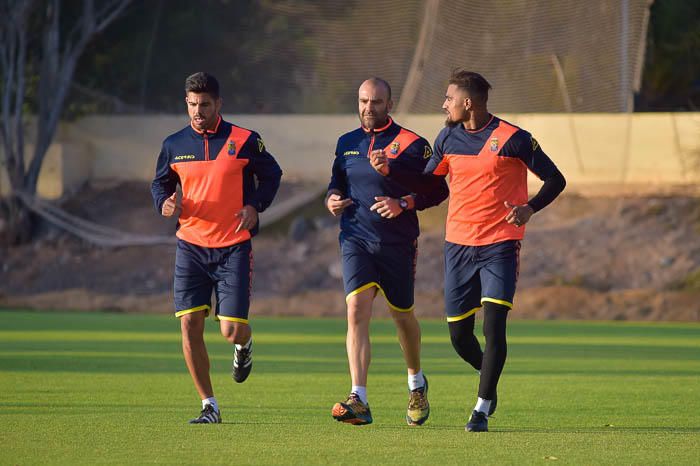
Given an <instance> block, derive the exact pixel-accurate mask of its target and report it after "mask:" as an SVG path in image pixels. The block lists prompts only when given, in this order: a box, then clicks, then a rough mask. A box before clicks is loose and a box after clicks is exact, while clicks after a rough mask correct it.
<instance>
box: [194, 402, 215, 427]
mask: <svg viewBox="0 0 700 466" xmlns="http://www.w3.org/2000/svg"><path fill="white" fill-rule="evenodd" d="M190 424H221V413H220V412H219V411H215V410H214V407H213V406H212V405H209V404H208V405H205V406H204V409H203V410H202V412H201V413H199V417H196V418H194V419H190Z"/></svg>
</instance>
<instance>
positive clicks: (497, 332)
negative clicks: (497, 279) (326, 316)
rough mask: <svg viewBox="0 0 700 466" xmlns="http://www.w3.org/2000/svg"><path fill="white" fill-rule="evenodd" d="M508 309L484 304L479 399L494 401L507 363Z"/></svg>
mask: <svg viewBox="0 0 700 466" xmlns="http://www.w3.org/2000/svg"><path fill="white" fill-rule="evenodd" d="M508 310H509V309H508V307H506V306H503V305H501V304H496V303H491V302H485V303H484V336H485V337H486V347H485V348H484V360H483V366H482V368H481V378H480V380H479V397H480V398H483V399H485V400H493V396H494V394H495V393H496V386H497V385H498V379H499V377H500V376H501V371H503V366H504V365H505V363H506V355H507V354H508V344H507V342H506V319H507V318H508Z"/></svg>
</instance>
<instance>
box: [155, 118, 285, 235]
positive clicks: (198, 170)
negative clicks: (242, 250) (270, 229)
mask: <svg viewBox="0 0 700 466" xmlns="http://www.w3.org/2000/svg"><path fill="white" fill-rule="evenodd" d="M281 177H282V170H281V169H280V167H279V165H278V164H277V161H275V159H274V157H273V156H272V155H271V154H270V153H269V152H267V150H266V149H265V145H264V143H263V141H262V139H261V137H260V135H259V134H258V133H256V132H254V131H250V130H247V129H244V128H241V127H239V126H235V125H233V124H231V123H228V122H226V121H223V120H222V119H221V117H219V120H218V121H217V124H216V128H215V129H213V130H207V131H203V132H201V131H198V130H196V129H194V128H193V127H192V126H191V125H190V126H187V127H186V128H184V129H182V130H180V131H178V132H177V133H175V134H172V135H170V136H168V138H166V139H165V141H163V147H162V149H161V151H160V155H159V156H158V162H157V166H156V175H155V178H154V179H153V182H152V183H151V195H152V196H153V201H154V203H155V207H156V209H157V210H158V212H159V213H160V212H161V209H162V207H163V203H164V202H165V200H166V199H167V198H168V197H170V196H171V195H172V194H173V193H174V192H175V190H176V189H177V185H178V183H179V184H180V186H181V188H182V212H181V213H180V217H179V219H178V229H177V233H176V234H177V237H178V238H180V239H182V240H184V241H187V242H188V243H192V244H195V245H198V246H204V247H208V248H220V247H225V246H231V245H233V244H238V243H241V242H243V241H246V240H248V239H250V238H251V237H252V236H254V235H255V234H256V233H257V231H258V226H257V225H256V226H255V227H254V228H253V229H252V230H250V231H249V230H241V231H239V232H238V233H236V228H237V227H238V224H239V223H240V218H238V217H236V213H238V212H239V211H240V210H241V209H242V208H243V206H245V205H250V206H252V207H254V208H255V209H256V210H257V211H258V212H262V211H264V210H265V209H266V208H267V207H268V206H269V205H270V204H271V203H272V200H273V199H274V197H275V194H276V193H277V189H278V188H279V185H280V178H281ZM256 181H257V186H256Z"/></svg>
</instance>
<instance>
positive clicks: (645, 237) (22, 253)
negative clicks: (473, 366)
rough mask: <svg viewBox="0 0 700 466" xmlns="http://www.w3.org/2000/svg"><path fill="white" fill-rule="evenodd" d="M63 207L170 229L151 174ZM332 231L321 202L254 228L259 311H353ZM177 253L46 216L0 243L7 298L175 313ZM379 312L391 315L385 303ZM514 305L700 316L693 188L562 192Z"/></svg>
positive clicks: (538, 236)
mask: <svg viewBox="0 0 700 466" xmlns="http://www.w3.org/2000/svg"><path fill="white" fill-rule="evenodd" d="M303 188H304V187H303V186H301V185H299V184H295V183H288V184H285V185H283V187H282V191H281V193H280V196H278V198H285V197H287V196H289V195H290V193H292V192H293V191H294V190H298V189H303ZM62 207H63V208H65V209H67V210H68V211H69V212H71V213H73V214H75V215H78V216H80V217H82V218H85V219H87V220H91V221H93V222H96V223H98V224H101V225H106V226H110V227H113V228H118V229H120V230H123V231H126V232H131V233H142V234H161V235H170V234H173V232H174V224H173V222H172V221H169V220H167V219H163V218H161V217H159V216H158V215H157V214H156V212H155V211H154V209H153V207H152V204H151V200H150V192H149V189H148V186H147V185H146V184H140V183H126V184H116V183H113V184H108V183H101V184H99V185H94V186H89V187H86V188H84V189H83V190H82V191H81V192H80V193H78V194H77V195H76V196H74V197H73V198H71V199H69V200H67V201H65V202H64V203H62ZM443 219H444V208H443V207H440V208H437V209H433V211H431V212H429V213H428V214H427V215H425V216H424V217H423V218H422V221H423V223H424V225H425V228H424V232H423V234H422V236H421V238H420V240H419V260H418V265H417V279H416V304H417V307H416V309H417V313H418V315H419V316H430V317H441V316H442V313H443V309H442V284H443V279H442V276H443V270H442V268H443V259H442V251H443V234H442V230H443V227H442V223H443ZM337 235H338V227H337V222H336V221H335V220H334V219H333V218H332V217H330V215H328V214H325V213H324V212H323V207H322V205H321V203H320V202H318V205H315V206H310V207H308V208H305V209H302V210H300V211H299V213H298V214H296V215H293V216H291V217H290V218H288V219H286V220H285V221H282V222H281V223H279V224H277V225H275V226H273V227H271V228H268V229H266V231H264V232H263V234H261V235H259V236H258V237H256V238H255V239H254V242H253V247H254V256H255V273H254V286H253V305H252V310H251V314H252V315H307V316H341V315H344V313H345V308H344V299H343V289H342V283H341V277H340V263H339V257H338V241H337ZM173 264H174V246H173V245H162V246H149V247H120V248H102V247H95V246H92V245H89V244H87V243H86V242H84V241H83V240H80V239H77V238H76V237H74V236H71V235H69V234H67V233H64V232H62V231H60V230H58V229H56V228H54V227H51V226H50V225H47V224H42V225H41V226H40V228H39V229H38V231H37V232H36V235H35V240H34V241H33V242H32V243H31V244H27V245H23V246H15V247H11V248H9V249H8V248H6V249H0V307H4V308H37V309H79V310H90V309H106V310H113V311H123V312H165V313H167V312H172V298H171V287H172V269H173ZM375 315H378V316H388V314H387V312H386V310H385V306H384V305H383V304H382V305H380V306H378V307H377V308H376V310H375ZM512 317H513V318H540V319H604V320H654V321H661V320H668V321H700V197H699V196H698V193H697V191H696V190H694V189H690V188H687V189H676V190H673V191H667V192H665V193H658V192H657V193H655V194H654V193H647V194H640V193H629V192H624V191H618V192H617V193H616V194H612V191H610V192H608V194H607V195H604V196H601V195H581V194H575V193H572V192H571V191H570V192H568V193H565V194H564V195H562V196H561V197H560V198H559V199H557V201H555V203H554V204H552V205H551V206H550V207H548V208H547V209H545V210H544V211H542V212H540V213H538V214H537V215H535V216H534V217H533V219H532V220H531V222H530V224H528V227H527V234H526V238H525V240H524V242H523V248H522V252H521V269H520V280H519V284H518V292H517V294H516V297H515V308H514V310H513V312H512Z"/></svg>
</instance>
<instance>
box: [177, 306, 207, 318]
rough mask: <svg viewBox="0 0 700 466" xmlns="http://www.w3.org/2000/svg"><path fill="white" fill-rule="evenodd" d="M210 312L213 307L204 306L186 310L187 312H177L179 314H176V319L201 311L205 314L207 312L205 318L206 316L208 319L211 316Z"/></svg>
mask: <svg viewBox="0 0 700 466" xmlns="http://www.w3.org/2000/svg"><path fill="white" fill-rule="evenodd" d="M209 310H211V306H210V305H208V304H202V305H201V306H197V307H193V308H190V309H185V310H183V311H177V312H176V313H175V317H182V316H184V315H186V314H192V313H193V312H199V311H204V312H205V314H204V316H205V317H208V316H209Z"/></svg>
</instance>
